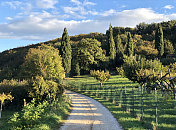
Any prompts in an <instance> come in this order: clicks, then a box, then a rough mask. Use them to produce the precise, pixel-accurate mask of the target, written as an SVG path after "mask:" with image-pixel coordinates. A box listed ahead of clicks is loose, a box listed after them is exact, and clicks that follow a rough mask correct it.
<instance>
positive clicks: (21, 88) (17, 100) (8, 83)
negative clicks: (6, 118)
mask: <svg viewBox="0 0 176 130" xmlns="http://www.w3.org/2000/svg"><path fill="white" fill-rule="evenodd" d="M28 88H29V83H28V81H26V80H23V81H18V80H14V79H11V80H6V79H5V80H3V81H2V82H0V93H3V92H4V93H11V95H12V96H13V97H14V99H13V102H12V103H11V102H9V103H7V104H6V106H9V105H10V106H11V105H14V106H16V107H21V106H23V103H24V102H23V99H26V100H27V101H29V100H30V98H29V97H28Z"/></svg>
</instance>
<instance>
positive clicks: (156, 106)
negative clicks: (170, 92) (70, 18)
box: [155, 88, 158, 128]
mask: <svg viewBox="0 0 176 130" xmlns="http://www.w3.org/2000/svg"><path fill="white" fill-rule="evenodd" d="M155 122H156V128H157V127H158V99H157V90H156V88H155Z"/></svg>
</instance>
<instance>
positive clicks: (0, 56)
mask: <svg viewBox="0 0 176 130" xmlns="http://www.w3.org/2000/svg"><path fill="white" fill-rule="evenodd" d="M159 26H161V27H160V30H161V29H162V32H160V31H159V33H158V32H157V31H158V30H159ZM110 27H111V26H110ZM112 31H113V33H112V34H113V36H110V34H111V32H110V29H109V30H107V31H106V34H102V33H97V32H96V33H90V34H80V35H76V36H70V44H71V47H72V68H74V69H75V68H76V69H78V70H80V72H81V73H82V74H83V73H86V72H89V71H90V70H91V69H108V70H109V69H112V68H115V67H117V66H121V65H122V64H123V58H122V56H119V55H120V53H124V54H126V55H127V53H128V50H129V49H128V47H129V46H128V43H129V42H132V43H133V48H134V49H132V50H131V51H134V54H136V55H141V56H142V57H145V58H146V59H155V58H159V59H160V60H161V61H162V63H163V64H164V65H165V64H170V63H173V62H174V61H173V60H172V59H168V58H167V59H166V56H168V55H173V54H175V50H176V20H172V21H168V22H161V23H152V24H146V23H140V24H139V25H137V26H136V27H135V28H129V27H126V28H124V27H113V28H112ZM162 34H163V35H162ZM156 35H159V36H158V37H160V36H161V35H162V39H161V41H163V43H164V44H163V45H164V52H161V55H160V51H161V50H162V49H157V48H156V42H155V41H157V40H156V37H157V36H156ZM110 38H111V40H112V39H113V40H114V42H115V48H116V52H115V53H116V58H115V59H113V60H112V59H111V54H110V52H111V51H110V49H111V45H110V41H111V40H110ZM61 41H62V38H61V37H60V38H56V39H54V40H50V41H47V42H44V43H38V44H33V45H29V46H25V47H18V48H14V49H11V50H6V51H4V52H2V53H0V81H2V80H3V79H12V78H14V79H15V78H19V76H18V75H19V73H20V66H21V65H22V64H23V63H24V60H25V56H26V54H27V52H28V50H29V49H30V48H36V47H38V46H40V45H41V44H47V45H51V46H53V47H55V48H58V49H59V51H61V48H60V46H61ZM119 43H121V45H120V52H119V50H118V49H117V48H119ZM4 44H5V43H4ZM86 48H87V49H89V50H87V49H86ZM73 71H74V72H73ZM75 71H76V70H73V69H72V70H71V73H73V75H74V74H75V73H76V72H75Z"/></svg>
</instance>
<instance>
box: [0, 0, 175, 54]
mask: <svg viewBox="0 0 176 130" xmlns="http://www.w3.org/2000/svg"><path fill="white" fill-rule="evenodd" d="M174 19H176V0H1V1H0V52H2V51H4V50H7V49H11V48H14V47H19V46H25V45H28V44H34V43H38V42H42V41H47V40H50V39H55V38H57V37H60V36H61V35H62V32H63V28H64V27H67V30H68V33H69V35H76V34H81V33H90V32H101V33H105V31H106V29H108V27H109V24H110V23H111V24H112V26H123V27H135V26H136V25H137V24H139V23H140V22H146V23H152V22H162V21H169V20H174Z"/></svg>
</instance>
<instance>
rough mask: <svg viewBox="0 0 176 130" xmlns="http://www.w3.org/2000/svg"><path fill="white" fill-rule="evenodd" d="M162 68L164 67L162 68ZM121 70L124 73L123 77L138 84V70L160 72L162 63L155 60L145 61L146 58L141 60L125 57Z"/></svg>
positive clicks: (139, 57) (138, 57) (140, 58)
mask: <svg viewBox="0 0 176 130" xmlns="http://www.w3.org/2000/svg"><path fill="white" fill-rule="evenodd" d="M163 68H164V67H163ZM123 69H124V72H125V76H126V77H127V78H129V79H130V80H132V81H138V82H140V80H138V79H140V78H139V77H138V75H137V74H138V73H139V71H140V70H143V69H144V70H145V69H148V70H150V69H151V70H153V69H154V70H155V72H160V71H161V69H162V63H161V62H160V61H159V60H157V59H155V60H147V59H146V58H142V57H141V56H136V55H135V56H129V57H127V56H126V57H125V59H124V65H123Z"/></svg>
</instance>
